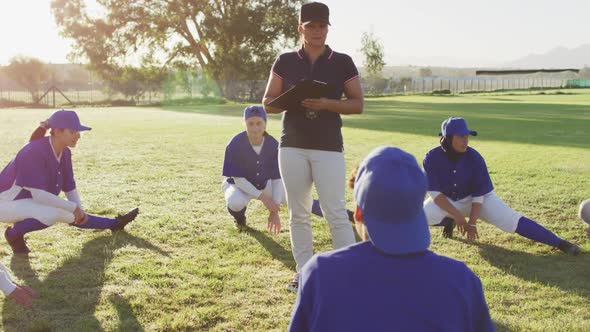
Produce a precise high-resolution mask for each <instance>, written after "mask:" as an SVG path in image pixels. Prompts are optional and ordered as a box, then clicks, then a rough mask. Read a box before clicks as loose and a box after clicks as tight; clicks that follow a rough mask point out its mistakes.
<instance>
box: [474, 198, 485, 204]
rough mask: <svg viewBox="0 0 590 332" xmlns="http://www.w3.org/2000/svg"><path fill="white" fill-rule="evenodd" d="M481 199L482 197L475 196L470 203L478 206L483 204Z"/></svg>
mask: <svg viewBox="0 0 590 332" xmlns="http://www.w3.org/2000/svg"><path fill="white" fill-rule="evenodd" d="M483 198H484V196H476V197H472V198H471V203H479V204H483Z"/></svg>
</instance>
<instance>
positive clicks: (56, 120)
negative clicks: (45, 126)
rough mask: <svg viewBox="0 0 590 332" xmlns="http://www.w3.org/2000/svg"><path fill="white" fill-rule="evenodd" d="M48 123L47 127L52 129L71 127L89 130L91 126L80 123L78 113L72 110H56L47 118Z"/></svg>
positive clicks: (72, 128)
mask: <svg viewBox="0 0 590 332" xmlns="http://www.w3.org/2000/svg"><path fill="white" fill-rule="evenodd" d="M47 122H48V123H49V128H53V129H58V128H61V129H71V130H77V131H85V130H91V129H92V128H90V127H86V126H83V125H82V124H81V123H80V118H78V114H76V112H74V111H70V110H58V111H55V112H53V114H51V116H50V117H49V119H47Z"/></svg>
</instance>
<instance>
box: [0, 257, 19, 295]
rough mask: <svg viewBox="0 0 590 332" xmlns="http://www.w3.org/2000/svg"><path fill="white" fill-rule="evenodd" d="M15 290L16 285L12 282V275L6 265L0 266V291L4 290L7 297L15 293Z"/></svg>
mask: <svg viewBox="0 0 590 332" xmlns="http://www.w3.org/2000/svg"><path fill="white" fill-rule="evenodd" d="M15 289H16V285H15V284H14V282H12V279H11V278H10V274H9V273H8V271H7V270H6V268H5V267H4V265H2V264H0V290H2V292H3V293H4V294H5V295H8V294H10V293H12V292H14V290H15Z"/></svg>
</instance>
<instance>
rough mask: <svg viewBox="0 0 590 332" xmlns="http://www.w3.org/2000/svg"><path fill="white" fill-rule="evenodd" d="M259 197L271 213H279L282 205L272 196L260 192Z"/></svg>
mask: <svg viewBox="0 0 590 332" xmlns="http://www.w3.org/2000/svg"><path fill="white" fill-rule="evenodd" d="M258 199H259V200H260V201H261V202H262V203H263V204H264V206H265V207H266V209H267V210H268V212H271V213H278V212H279V210H280V208H281V207H280V206H279V205H278V204H277V203H275V202H274V201H273V200H272V197H270V196H268V195H266V194H265V193H262V194H260V196H258Z"/></svg>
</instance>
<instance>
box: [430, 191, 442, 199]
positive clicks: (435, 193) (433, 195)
mask: <svg viewBox="0 0 590 332" xmlns="http://www.w3.org/2000/svg"><path fill="white" fill-rule="evenodd" d="M440 194H441V192H440V191H429V192H428V196H430V198H432V199H433V200H434V199H435V198H436V196H438V195H440Z"/></svg>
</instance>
